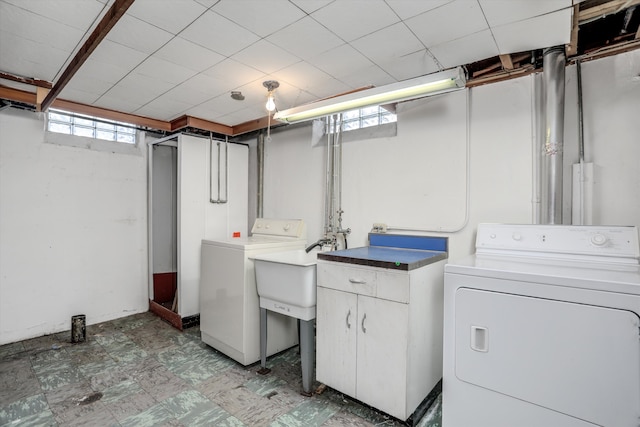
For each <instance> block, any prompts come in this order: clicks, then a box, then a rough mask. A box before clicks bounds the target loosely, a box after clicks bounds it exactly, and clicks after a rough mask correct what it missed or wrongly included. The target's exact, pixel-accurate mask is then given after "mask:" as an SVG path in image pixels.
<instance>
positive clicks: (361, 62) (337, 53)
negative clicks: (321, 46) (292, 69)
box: [307, 44, 373, 79]
mask: <svg viewBox="0 0 640 427" xmlns="http://www.w3.org/2000/svg"><path fill="white" fill-rule="evenodd" d="M307 61H308V62H309V63H310V64H313V65H315V66H316V67H318V68H319V69H321V70H322V71H324V72H325V73H327V74H329V75H331V76H333V77H335V78H338V79H342V78H343V77H346V76H349V75H351V74H354V73H358V72H359V70H362V69H364V68H367V67H370V66H372V65H373V62H371V60H370V59H368V58H367V57H365V56H364V55H363V54H361V53H360V52H358V51H357V50H356V49H354V48H353V46H351V45H349V44H343V45H342V46H339V47H337V48H335V49H331V50H328V51H326V52H324V53H321V54H320V55H317V56H314V57H312V58H309V59H308V60H307Z"/></svg>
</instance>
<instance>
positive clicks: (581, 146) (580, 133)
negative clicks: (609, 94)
mask: <svg viewBox="0 0 640 427" xmlns="http://www.w3.org/2000/svg"><path fill="white" fill-rule="evenodd" d="M576 74H577V76H578V79H577V81H578V158H579V160H580V188H579V191H580V201H579V203H580V217H579V218H578V222H579V223H580V224H579V225H583V224H584V209H585V203H584V122H583V111H582V68H581V66H580V60H578V61H577V62H576Z"/></svg>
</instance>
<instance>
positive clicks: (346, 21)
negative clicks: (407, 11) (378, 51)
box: [311, 0, 400, 42]
mask: <svg viewBox="0 0 640 427" xmlns="http://www.w3.org/2000/svg"><path fill="white" fill-rule="evenodd" d="M311 16H312V17H313V19H315V20H317V21H318V22H319V23H320V24H322V25H323V26H325V27H326V28H328V29H329V30H331V31H332V32H333V33H335V34H336V35H337V36H338V37H340V38H342V39H343V40H344V41H347V42H350V41H352V40H355V39H357V38H360V37H362V36H365V35H367V34H371V33H373V32H375V31H378V30H380V29H382V28H385V27H388V26H389V25H392V24H395V23H396V22H398V21H399V20H400V18H398V16H397V15H396V14H395V13H393V11H391V10H390V8H389V6H388V5H387V4H386V3H385V2H384V1H383V0H349V1H335V2H333V3H331V4H329V5H327V6H326V7H323V8H322V9H319V10H317V11H315V12H313V14H312V15H311Z"/></svg>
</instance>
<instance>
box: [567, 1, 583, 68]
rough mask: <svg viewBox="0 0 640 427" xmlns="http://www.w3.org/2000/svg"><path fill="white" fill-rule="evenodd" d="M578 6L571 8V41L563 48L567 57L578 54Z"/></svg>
mask: <svg viewBox="0 0 640 427" xmlns="http://www.w3.org/2000/svg"><path fill="white" fill-rule="evenodd" d="M579 16H580V5H579V4H576V5H575V6H573V16H572V22H571V41H570V42H569V44H568V45H567V46H566V48H565V53H566V55H567V56H573V55H575V54H576V53H578V30H579V29H580V18H579Z"/></svg>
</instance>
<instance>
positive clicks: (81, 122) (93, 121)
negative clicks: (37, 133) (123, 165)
mask: <svg viewBox="0 0 640 427" xmlns="http://www.w3.org/2000/svg"><path fill="white" fill-rule="evenodd" d="M47 118H48V120H47V129H48V130H49V131H50V132H55V133H62V134H66V135H75V136H83V137H87V138H94V139H100V140H104V141H114V142H122V143H125V144H135V143H136V127H135V125H132V124H130V123H123V122H116V121H114V120H107V119H101V118H98V117H92V116H85V115H80V114H74V113H70V112H67V111H62V110H49V114H48V116H47Z"/></svg>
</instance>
